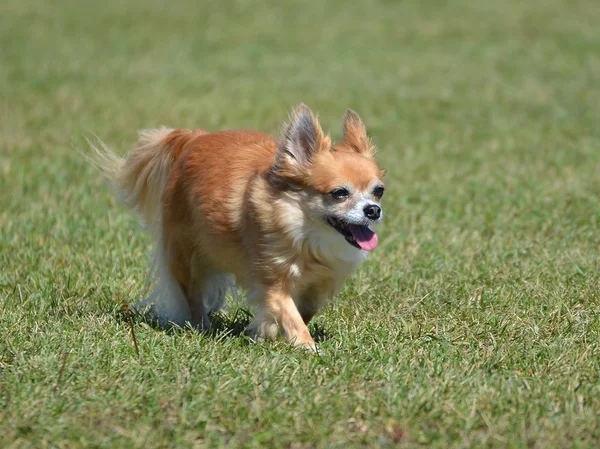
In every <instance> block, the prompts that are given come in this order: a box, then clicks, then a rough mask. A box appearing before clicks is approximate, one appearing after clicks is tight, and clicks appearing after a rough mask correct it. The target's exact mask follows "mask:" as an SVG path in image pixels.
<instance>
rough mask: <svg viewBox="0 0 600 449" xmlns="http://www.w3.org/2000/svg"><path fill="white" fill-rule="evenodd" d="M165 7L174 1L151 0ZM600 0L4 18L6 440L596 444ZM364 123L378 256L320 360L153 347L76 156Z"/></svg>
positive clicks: (117, 248) (98, 185) (1, 197)
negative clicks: (202, 133)
mask: <svg viewBox="0 0 600 449" xmlns="http://www.w3.org/2000/svg"><path fill="white" fill-rule="evenodd" d="M165 4H166V3H165ZM598 23H600V8H598V7H597V2H596V1H594V0H577V1H571V2H567V1H566V0H565V1H558V0H545V1H541V0H532V1H528V2H522V1H518V0H508V1H506V2H496V1H492V0H485V1H484V0H482V1H466V0H456V1H453V2H435V1H430V0H427V1H422V2H417V1H403V2H392V1H383V0H382V1H372V2H371V1H369V2H363V3H361V4H356V5H350V4H348V2H341V1H337V0H335V1H329V2H319V3H317V2H312V3H310V4H307V3H304V2H299V1H290V2H275V1H259V2H245V1H241V0H238V1H233V0H225V1H222V2H205V4H202V5H201V4H199V3H198V2H193V1H189V2H187V3H185V2H173V3H172V4H170V6H168V7H167V6H165V5H164V4H163V2H160V1H158V0H143V1H142V0H133V1H130V2H120V1H116V0H110V1H109V0H107V1H105V2H96V3H94V4H92V2H78V1H74V0H62V1H60V2H43V1H33V0H5V1H4V2H2V4H1V5H0V44H1V45H0V48H1V49H2V50H1V52H0V58H1V59H0V93H1V96H0V98H1V100H0V101H1V105H2V108H1V114H2V115H1V117H0V192H2V193H1V194H0V251H1V253H0V300H1V302H0V334H1V336H0V428H1V429H2V431H1V435H0V446H2V447H8V448H21V447H22V448H27V447H40V448H46V447H58V448H70V447H99V448H100V447H101V448H111V447H112V448H122V447H131V448H137V447H146V448H148V447H157V448H158V447H189V448H192V447H195V448H202V447H217V446H229V447H255V448H258V447H275V448H295V449H299V448H310V447H315V448H335V447H344V448H345V447H393V446H401V447H432V448H448V447H457V448H458V447H488V448H500V447H502V448H504V447H506V448H547V447H561V448H562V447H565V448H570V447H572V448H593V447H598V446H599V445H600V376H599V374H600V338H599V337H600V314H599V312H600V297H599V296H600V289H599V287H600V272H599V264H600V256H599V249H600V233H599V232H598V231H599V228H598V226H599V224H600V200H599V198H600V172H599V170H600V128H599V127H598V124H599V123H600V106H599V105H600V75H599V74H600V57H599V55H598V48H599V46H600V28H599V27H598V26H597V25H598ZM300 102H306V103H307V104H309V105H310V106H311V107H312V108H313V109H314V110H315V111H318V112H319V113H320V116H321V119H322V123H323V124H324V126H325V127H326V128H328V129H331V130H332V134H333V136H334V137H339V135H340V127H341V123H340V122H341V117H342V115H343V113H344V111H345V109H346V108H347V107H352V108H354V109H356V110H357V111H358V112H359V113H360V114H361V116H362V118H363V119H364V120H365V122H366V123H367V125H368V127H369V130H370V133H371V135H372V137H373V139H374V141H375V143H376V144H377V145H378V146H379V149H380V151H379V158H380V160H381V163H382V165H383V166H384V167H385V168H387V170H388V176H387V179H386V184H387V192H386V198H385V202H384V203H385V204H384V206H385V209H386V213H387V219H386V223H385V225H384V226H383V227H382V229H381V233H380V236H381V245H380V247H379V248H378V249H377V250H376V251H375V253H374V254H373V256H372V257H371V258H370V260H369V261H368V262H367V263H366V264H365V265H364V266H363V267H362V268H361V269H360V270H359V272H358V273H357V274H356V275H355V276H354V277H353V278H352V279H351V280H350V281H349V282H348V283H347V286H346V288H345V289H344V291H343V293H342V294H341V295H340V296H339V297H338V298H337V299H336V300H335V301H334V302H333V303H332V304H331V305H330V306H329V307H328V308H327V309H326V310H325V312H324V314H323V315H322V316H320V317H319V318H318V319H317V320H316V322H315V325H314V326H313V331H314V332H315V333H317V334H318V336H319V339H320V340H321V343H320V346H321V348H322V350H323V354H322V355H321V356H314V355H310V354H307V353H304V352H302V351H298V350H294V349H293V348H290V347H288V346H287V345H285V344H283V343H275V344H264V345H252V344H249V343H248V341H247V340H246V339H245V338H244V336H243V334H242V331H241V330H242V329H243V325H244V323H245V322H247V319H248V318H247V315H246V313H245V311H244V309H243V308H240V306H239V305H235V304H234V305H232V306H230V307H229V309H228V310H227V311H226V312H225V313H224V314H223V315H222V316H220V317H219V323H220V325H219V329H220V330H221V331H220V332H217V333H214V334H212V335H198V334H196V333H193V332H187V331H176V332H162V331H158V330H156V329H154V328H152V327H150V326H148V325H147V324H145V323H144V322H143V321H141V320H137V319H136V320H134V321H133V325H134V330H135V334H136V337H137V342H138V345H139V353H140V356H139V357H138V356H137V354H136V350H135V347H134V345H133V341H132V335H131V329H130V323H129V320H128V319H127V317H126V315H125V314H124V313H123V312H122V311H121V305H122V304H123V303H127V302H129V301H130V300H132V299H138V298H139V297H140V296H141V295H142V294H143V289H144V276H145V272H146V260H147V257H146V256H147V254H148V251H149V244H150V240H149V238H148V236H147V235H145V234H144V233H143V231H141V230H140V228H139V226H138V224H137V222H136V219H135V217H134V216H133V215H131V214H130V213H128V212H127V211H125V209H124V208H123V207H122V206H120V205H119V204H118V203H117V202H116V200H115V199H114V198H113V197H112V196H111V193H110V191H109V189H108V188H107V186H106V184H105V183H104V181H103V180H102V179H101V177H100V176H99V175H98V174H97V173H95V172H94V171H93V169H92V168H91V167H89V166H88V165H87V164H86V162H85V161H84V160H83V158H82V157H81V156H80V155H79V154H78V153H77V151H75V150H74V149H73V145H74V146H76V147H81V146H83V143H84V137H85V136H86V135H89V134H90V133H95V134H97V135H99V136H100V137H101V138H102V139H104V140H105V141H106V142H107V143H108V144H109V145H110V146H112V147H114V148H118V149H119V152H121V153H122V152H124V151H125V150H126V148H127V147H128V146H129V145H131V143H132V142H133V141H134V140H135V131H136V130H137V129H139V128H149V127H155V126H158V125H162V124H164V125H170V126H182V127H206V128H209V129H214V130H216V129H222V128H234V127H235V128H237V127H246V128H253V129H259V130H263V131H267V132H271V133H277V132H279V130H280V126H281V121H282V120H283V119H285V118H286V116H287V114H288V112H289V111H290V109H291V107H292V106H294V105H295V104H298V103H300Z"/></svg>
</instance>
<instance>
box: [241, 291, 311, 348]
mask: <svg viewBox="0 0 600 449" xmlns="http://www.w3.org/2000/svg"><path fill="white" fill-rule="evenodd" d="M251 326H252V327H253V328H254V329H255V332H256V334H257V335H256V336H257V337H258V338H259V339H260V338H269V339H274V338H276V337H277V334H278V333H279V332H278V331H281V333H282V334H283V336H284V337H285V338H286V340H288V341H289V342H290V343H292V344H293V345H295V346H305V347H308V348H310V349H313V350H315V349H316V346H315V342H314V340H313V339H312V337H311V336H310V332H309V331H308V327H306V324H304V320H303V319H302V316H301V315H300V312H298V308H297V307H296V304H295V303H294V300H293V299H292V295H291V292H290V291H289V289H287V288H285V287H284V286H282V285H272V286H269V287H267V288H266V289H265V290H264V295H263V297H262V299H259V303H258V308H257V311H256V316H255V318H254V322H253V324H252V325H251Z"/></svg>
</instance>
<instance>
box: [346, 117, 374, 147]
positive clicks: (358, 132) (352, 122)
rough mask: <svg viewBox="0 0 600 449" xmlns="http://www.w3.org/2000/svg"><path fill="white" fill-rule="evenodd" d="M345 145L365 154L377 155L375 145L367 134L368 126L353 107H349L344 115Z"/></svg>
mask: <svg viewBox="0 0 600 449" xmlns="http://www.w3.org/2000/svg"><path fill="white" fill-rule="evenodd" d="M343 147H346V148H348V149H350V150H351V151H354V152H356V153H359V154H362V155H363V156H367V157H373V156H375V147H374V146H373V144H372V143H371V140H370V139H369V137H368V136H367V128H366V127H365V125H364V123H363V122H362V120H361V119H360V117H359V116H358V114H357V113H356V112H354V111H353V110H352V109H348V111H347V112H346V115H345V117H344V142H343Z"/></svg>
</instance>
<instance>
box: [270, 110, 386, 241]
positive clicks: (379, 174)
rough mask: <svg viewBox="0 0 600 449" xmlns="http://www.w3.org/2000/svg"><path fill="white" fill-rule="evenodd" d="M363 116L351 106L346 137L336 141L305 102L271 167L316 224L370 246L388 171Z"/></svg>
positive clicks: (288, 128)
mask: <svg viewBox="0 0 600 449" xmlns="http://www.w3.org/2000/svg"><path fill="white" fill-rule="evenodd" d="M374 155H375V147H374V146H373V145H372V144H371V142H370V140H369V138H368V137H367V131H366V128H365V126H364V124H363V122H362V121H361V119H360V117H359V116H358V115H357V114H356V113H355V112H354V111H352V110H348V112H347V113H346V116H345V118H344V137H343V141H342V142H341V143H340V144H337V145H333V146H332V144H331V139H330V138H329V136H325V135H324V133H323V130H322V129H321V126H320V125H319V122H318V120H317V118H316V117H315V116H314V115H313V114H312V112H311V111H310V109H309V108H308V107H306V106H304V105H301V106H300V107H298V109H296V111H295V112H294V114H293V115H292V119H291V121H290V124H289V125H288V127H287V129H286V131H285V137H284V139H283V142H282V144H281V146H280V149H279V152H278V154H277V162H276V164H275V166H274V167H273V169H272V175H273V178H274V179H275V180H276V181H277V180H278V181H280V182H283V183H284V184H285V186H286V187H287V188H289V189H290V190H291V191H293V192H295V196H297V197H298V198H299V206H300V207H301V208H302V209H303V210H304V211H305V216H307V217H308V218H309V220H311V221H312V224H314V225H316V226H318V227H320V228H321V229H322V230H323V232H328V233H331V237H332V238H336V239H338V238H339V239H342V238H343V239H345V240H346V242H348V244H350V245H352V246H354V247H356V248H358V249H362V250H365V251H371V250H372V249H374V248H375V247H376V246H377V242H378V240H377V234H375V233H374V232H373V230H372V227H373V225H376V224H377V223H379V222H381V220H382V219H383V210H382V207H381V197H382V196H383V191H384V185H383V181H382V178H383V175H384V174H385V171H384V170H381V169H380V168H379V166H378V165H377V162H376V161H375V159H374Z"/></svg>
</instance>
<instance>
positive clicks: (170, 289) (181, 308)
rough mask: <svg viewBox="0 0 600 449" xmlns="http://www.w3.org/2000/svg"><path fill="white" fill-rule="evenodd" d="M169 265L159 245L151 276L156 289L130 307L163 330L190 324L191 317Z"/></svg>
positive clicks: (164, 252)
mask: <svg viewBox="0 0 600 449" xmlns="http://www.w3.org/2000/svg"><path fill="white" fill-rule="evenodd" d="M169 265H170V264H169V260H168V258H167V257H166V251H165V249H164V248H163V247H162V245H160V244H159V245H158V247H157V250H156V253H155V255H154V262H153V272H154V273H153V274H152V275H153V276H155V277H156V279H157V283H156V288H155V290H154V291H153V292H152V294H151V295H150V296H148V297H147V298H145V299H144V300H142V301H139V302H137V303H135V304H133V306H132V307H133V308H134V309H135V310H137V311H139V312H140V313H142V314H144V315H145V316H147V317H148V319H150V320H151V321H155V322H157V323H158V324H159V325H160V326H161V327H163V328H167V327H169V326H170V325H173V324H175V325H177V326H181V327H183V326H185V325H186V324H187V323H190V322H191V320H192V316H191V313H190V308H189V305H188V302H187V299H186V296H185V294H184V291H183V290H182V288H181V285H180V283H179V282H178V280H177V279H176V278H175V276H174V275H173V273H172V271H171V269H170V266H169Z"/></svg>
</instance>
